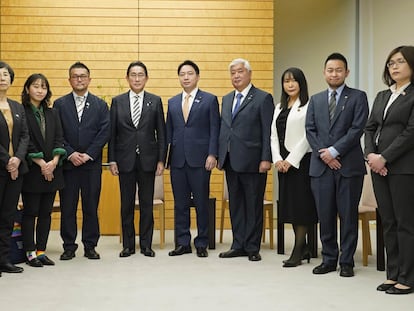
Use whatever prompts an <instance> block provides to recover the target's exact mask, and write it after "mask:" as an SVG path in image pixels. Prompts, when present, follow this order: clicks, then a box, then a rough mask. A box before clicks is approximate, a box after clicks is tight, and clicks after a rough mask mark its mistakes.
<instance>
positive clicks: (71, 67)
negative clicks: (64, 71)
mask: <svg viewBox="0 0 414 311" xmlns="http://www.w3.org/2000/svg"><path fill="white" fill-rule="evenodd" d="M75 68H83V69H86V71H87V72H88V75H89V74H90V71H89V68H88V67H87V66H86V65H85V64H84V63H81V62H76V63H74V64H73V65H72V66H70V68H69V77H70V72H71V71H72V69H75Z"/></svg>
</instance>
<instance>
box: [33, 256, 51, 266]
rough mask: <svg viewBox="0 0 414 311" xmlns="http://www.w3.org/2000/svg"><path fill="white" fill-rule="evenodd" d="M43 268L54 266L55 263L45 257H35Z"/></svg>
mask: <svg viewBox="0 0 414 311" xmlns="http://www.w3.org/2000/svg"><path fill="white" fill-rule="evenodd" d="M37 258H38V259H39V260H40V262H41V263H42V264H43V265H44V266H54V265H55V262H54V261H53V260H52V259H50V258H49V257H47V256H46V255H44V256H40V257H37Z"/></svg>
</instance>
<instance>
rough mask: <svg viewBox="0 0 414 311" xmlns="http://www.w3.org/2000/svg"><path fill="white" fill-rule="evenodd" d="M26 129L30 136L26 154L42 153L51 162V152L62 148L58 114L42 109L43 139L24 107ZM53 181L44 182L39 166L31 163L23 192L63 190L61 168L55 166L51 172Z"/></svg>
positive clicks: (29, 111) (27, 108)
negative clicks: (43, 120) (44, 127)
mask: <svg viewBox="0 0 414 311" xmlns="http://www.w3.org/2000/svg"><path fill="white" fill-rule="evenodd" d="M25 112H26V121H27V127H28V129H29V134H30V143H29V148H28V150H27V153H38V152H43V155H44V158H43V159H44V160H45V161H46V162H49V161H51V160H53V150H54V149H56V148H63V133H62V126H61V124H60V118H59V114H58V112H57V111H56V110H55V109H53V108H52V109H50V108H48V109H44V115H45V122H46V137H45V139H43V136H42V133H41V132H40V126H39V124H38V122H37V120H36V117H35V114H34V113H33V110H32V108H31V107H30V106H26V107H25ZM53 176H54V178H53V180H52V181H46V180H45V178H44V176H43V175H42V172H41V169H40V166H39V165H37V164H36V163H34V162H33V163H32V164H31V165H30V166H29V172H28V173H27V174H26V175H25V176H24V182H23V192H53V191H56V190H58V189H62V188H63V172H62V167H61V166H57V167H56V169H55V171H54V172H53Z"/></svg>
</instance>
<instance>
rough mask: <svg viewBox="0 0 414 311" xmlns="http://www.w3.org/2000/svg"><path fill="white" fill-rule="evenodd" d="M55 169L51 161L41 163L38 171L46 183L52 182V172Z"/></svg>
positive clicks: (53, 162) (54, 164)
mask: <svg viewBox="0 0 414 311" xmlns="http://www.w3.org/2000/svg"><path fill="white" fill-rule="evenodd" d="M55 169H56V163H55V161H53V160H51V161H49V162H45V161H43V163H42V164H41V165H40V170H41V172H42V175H43V176H44V177H45V179H46V180H47V181H52V180H53V178H54V177H55V176H54V175H53V172H54V170H55Z"/></svg>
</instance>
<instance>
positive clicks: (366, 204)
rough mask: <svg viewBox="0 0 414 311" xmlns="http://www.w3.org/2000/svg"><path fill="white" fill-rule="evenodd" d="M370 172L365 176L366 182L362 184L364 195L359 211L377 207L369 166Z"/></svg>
mask: <svg viewBox="0 0 414 311" xmlns="http://www.w3.org/2000/svg"><path fill="white" fill-rule="evenodd" d="M367 171H368V173H367V174H366V175H365V176H364V184H363V186H362V195H361V200H360V202H359V212H360V213H361V212H369V211H375V209H376V208H377V200H376V199H375V194H374V189H373V186H372V179H371V169H370V168H367Z"/></svg>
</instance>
